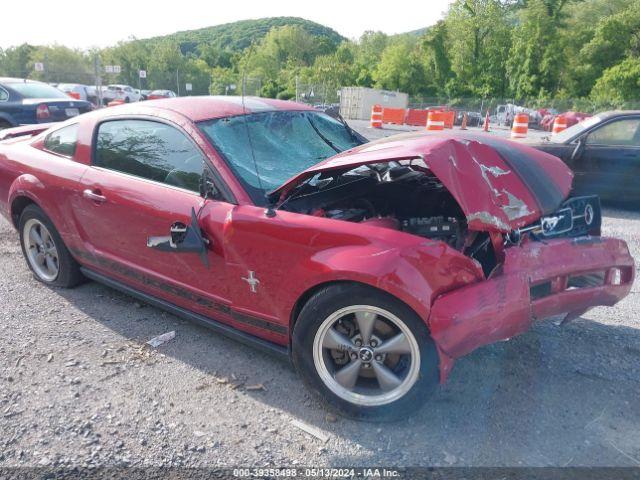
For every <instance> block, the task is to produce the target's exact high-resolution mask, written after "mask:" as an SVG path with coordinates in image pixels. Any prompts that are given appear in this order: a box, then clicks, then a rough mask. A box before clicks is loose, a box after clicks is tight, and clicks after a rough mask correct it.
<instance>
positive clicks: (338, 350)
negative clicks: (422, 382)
mask: <svg viewBox="0 0 640 480" xmlns="http://www.w3.org/2000/svg"><path fill="white" fill-rule="evenodd" d="M313 362H314V365H315V368H316V371H317V372H318V375H319V376H320V378H321V379H322V381H323V382H324V384H325V385H326V386H327V387H328V388H329V389H330V390H331V391H332V392H333V393H335V394H336V395H337V396H339V397H340V398H342V399H343V400H346V401H348V402H351V403H354V404H357V405H360V406H379V405H386V404H388V403H391V402H394V401H396V400H398V399H400V398H401V397H403V396H404V395H405V394H406V393H407V392H408V391H409V390H411V387H413V385H414V384H415V383H416V381H417V380H418V376H419V374H420V348H419V347H418V342H417V341H416V339H415V336H414V335H413V333H412V332H411V330H410V329H409V327H407V325H406V324H405V323H404V322H403V321H402V320H400V319H399V318H398V317H397V316H395V315H394V314H392V313H391V312H388V311H387V310H384V309H382V308H378V307H374V306H370V305H352V306H350V307H346V308H342V309H340V310H338V311H336V312H334V313H333V314H331V315H330V316H329V317H328V318H327V319H326V320H325V321H324V322H322V324H321V325H320V328H318V331H317V333H316V336H315V338H314V341H313Z"/></svg>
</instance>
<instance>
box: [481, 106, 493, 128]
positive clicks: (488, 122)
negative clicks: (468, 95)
mask: <svg viewBox="0 0 640 480" xmlns="http://www.w3.org/2000/svg"><path fill="white" fill-rule="evenodd" d="M490 123H491V121H490V120H489V110H487V114H486V115H485V116H484V124H483V125H482V130H483V131H485V132H488V131H489V124H490Z"/></svg>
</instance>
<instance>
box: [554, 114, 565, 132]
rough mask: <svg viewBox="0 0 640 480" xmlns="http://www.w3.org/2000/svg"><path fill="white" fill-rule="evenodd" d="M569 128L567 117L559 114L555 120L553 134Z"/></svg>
mask: <svg viewBox="0 0 640 480" xmlns="http://www.w3.org/2000/svg"><path fill="white" fill-rule="evenodd" d="M566 129H567V119H566V118H564V116H563V115H558V116H557V117H556V119H555V120H554V121H553V135H555V134H556V133H560V132H561V131H563V130H566Z"/></svg>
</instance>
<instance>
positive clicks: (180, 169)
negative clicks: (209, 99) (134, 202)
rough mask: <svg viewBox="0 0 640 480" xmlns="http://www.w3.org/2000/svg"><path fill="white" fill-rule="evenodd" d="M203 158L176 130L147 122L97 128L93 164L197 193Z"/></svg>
mask: <svg viewBox="0 0 640 480" xmlns="http://www.w3.org/2000/svg"><path fill="white" fill-rule="evenodd" d="M203 164H204V158H203V156H202V153H201V152H200V150H199V149H198V148H197V147H196V146H195V145H194V144H193V142H192V141H191V140H190V139H189V138H188V137H187V136H185V135H184V134H183V133H182V132H181V131H179V130H178V129H176V128H174V127H172V126H170V125H166V124H164V123H160V122H154V121H150V120H111V121H107V122H104V123H102V124H100V125H99V127H98V135H97V138H96V145H95V154H94V165H96V166H99V167H104V168H108V169H110V170H116V171H119V172H123V173H127V174H129V175H135V176H136V177H142V178H146V179H149V180H154V181H156V182H162V183H166V184H167V185H173V186H175V187H180V188H184V189H187V190H191V191H193V192H198V191H199V184H200V177H201V176H202V170H203Z"/></svg>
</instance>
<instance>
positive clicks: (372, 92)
mask: <svg viewBox="0 0 640 480" xmlns="http://www.w3.org/2000/svg"><path fill="white" fill-rule="evenodd" d="M376 104H378V105H381V106H382V107H383V108H384V107H387V108H407V105H409V95H407V94H406V93H402V92H391V91H388V90H376V89H374V88H366V87H344V88H341V89H340V115H342V117H343V118H345V119H348V120H369V118H370V117H371V107H373V106H374V105H376Z"/></svg>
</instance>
